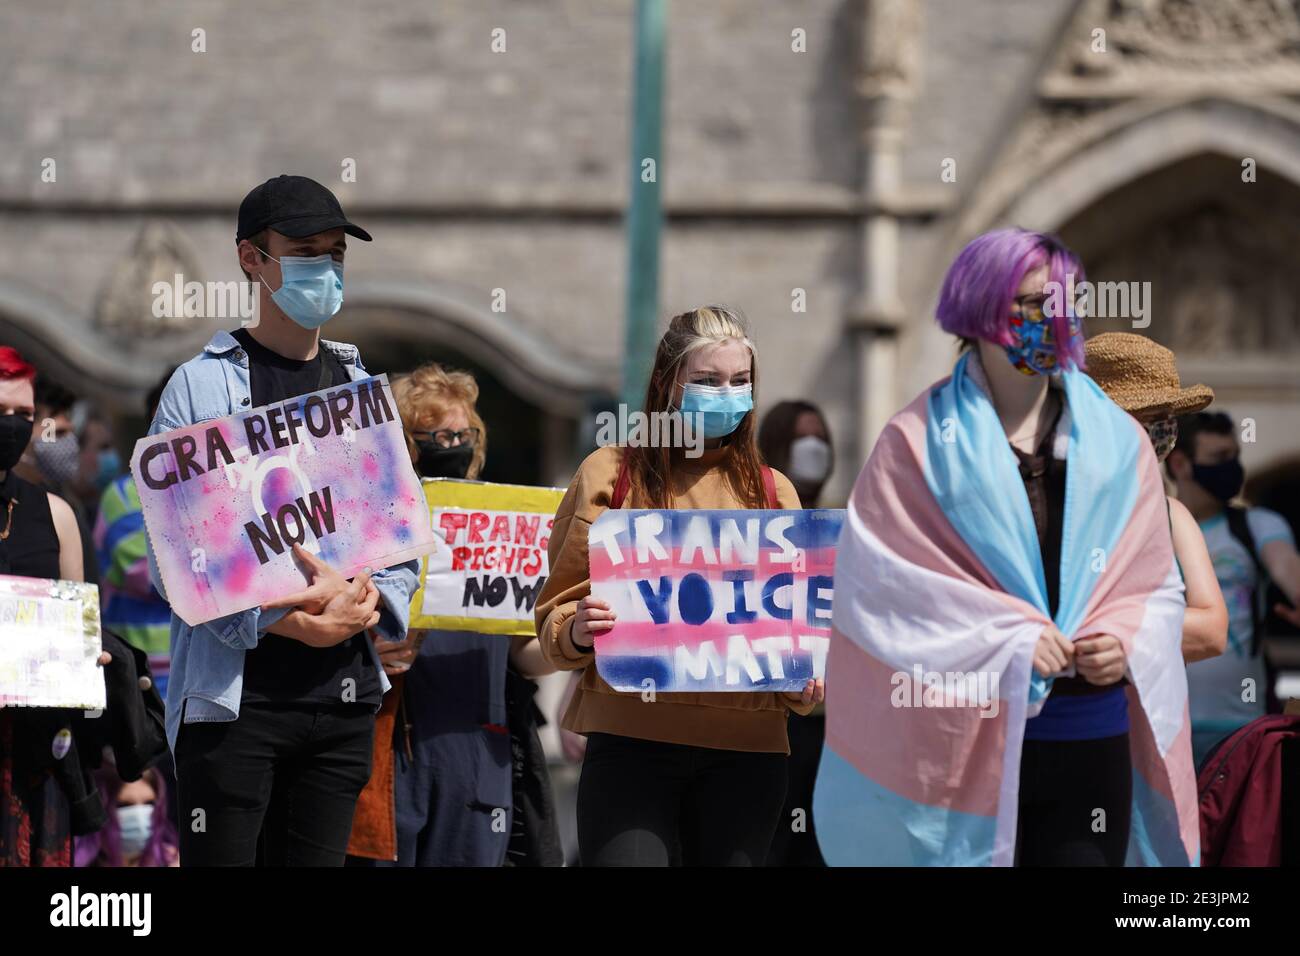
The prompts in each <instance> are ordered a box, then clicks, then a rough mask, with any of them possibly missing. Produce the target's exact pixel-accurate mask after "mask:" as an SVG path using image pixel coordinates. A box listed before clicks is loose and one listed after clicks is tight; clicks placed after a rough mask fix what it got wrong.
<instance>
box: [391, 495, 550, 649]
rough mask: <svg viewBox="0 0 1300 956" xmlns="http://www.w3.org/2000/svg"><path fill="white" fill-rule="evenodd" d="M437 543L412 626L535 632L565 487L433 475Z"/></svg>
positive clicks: (422, 573) (425, 570)
mask: <svg viewBox="0 0 1300 956" xmlns="http://www.w3.org/2000/svg"><path fill="white" fill-rule="evenodd" d="M424 494H425V498H426V500H427V501H428V503H429V514H430V518H431V522H432V526H433V532H434V536H435V539H436V542H437V547H436V548H435V549H434V550H433V551H431V552H429V556H428V557H427V558H426V559H425V560H424V562H423V565H424V566H423V567H422V568H421V571H420V589H419V590H418V591H416V592H415V596H414V598H412V600H411V627H424V628H435V629H438V630H449V631H458V630H459V631H476V632H478V633H480V634H532V633H534V632H535V630H536V627H535V625H534V623H533V605H534V604H536V603H537V595H538V594H539V593H540V592H541V590H542V585H543V584H545V583H546V576H547V574H548V573H549V571H550V565H549V564H548V562H547V559H546V546H547V544H548V543H549V541H550V537H551V525H552V523H553V522H554V520H555V509H556V508H558V507H559V506H560V500H561V499H562V498H563V497H564V489H563V488H532V487H529V486H527V485H497V484H491V483H488V482H483V481H463V480H459V479H454V478H430V479H426V480H425V483H424Z"/></svg>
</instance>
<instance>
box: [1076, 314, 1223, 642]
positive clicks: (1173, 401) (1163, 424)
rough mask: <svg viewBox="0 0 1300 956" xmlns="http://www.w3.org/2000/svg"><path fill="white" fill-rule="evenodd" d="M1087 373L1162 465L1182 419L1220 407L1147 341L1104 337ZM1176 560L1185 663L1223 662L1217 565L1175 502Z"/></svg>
mask: <svg viewBox="0 0 1300 956" xmlns="http://www.w3.org/2000/svg"><path fill="white" fill-rule="evenodd" d="M1084 353H1085V355H1086V357H1087V362H1088V374H1089V375H1091V376H1092V379H1093V381H1095V382H1096V383H1097V384H1098V385H1100V386H1101V388H1102V391H1104V392H1105V393H1106V394H1107V396H1109V397H1110V399H1111V401H1113V402H1114V403H1115V404H1116V405H1118V406H1119V407H1120V408H1122V409H1124V411H1126V412H1128V413H1129V414H1130V415H1132V416H1133V417H1134V418H1136V419H1137V420H1138V421H1139V422H1141V423H1142V425H1143V427H1145V428H1146V430H1147V434H1148V435H1149V436H1150V437H1151V445H1152V447H1154V448H1155V452H1156V458H1157V459H1158V460H1159V461H1161V462H1163V461H1165V460H1166V459H1167V458H1168V457H1169V453H1170V452H1172V451H1173V450H1174V444H1175V443H1176V442H1177V440H1178V418H1177V416H1179V415H1184V414H1190V413H1192V412H1197V411H1200V410H1201V409H1202V408H1204V407H1205V406H1206V405H1208V404H1210V402H1212V401H1214V392H1212V391H1211V390H1210V389H1209V387H1208V386H1205V385H1192V386H1189V387H1186V388H1184V387H1183V385H1182V382H1181V380H1180V379H1179V377H1178V367H1177V365H1176V364H1175V362H1174V353H1173V352H1171V351H1169V349H1167V348H1165V347H1164V346H1162V345H1158V344H1156V343H1155V342H1153V341H1151V340H1150V339H1148V338H1146V337H1145V336H1141V335H1133V334H1132V333H1129V332H1103V333H1102V334H1100V335H1096V336H1093V337H1092V338H1091V339H1089V340H1088V342H1087V344H1086V345H1085V347H1084ZM1168 503H1169V522H1170V527H1171V528H1172V529H1173V534H1174V556H1175V557H1176V558H1177V559H1178V567H1179V569H1180V570H1181V571H1182V573H1183V582H1184V584H1185V585H1186V587H1187V592H1186V598H1187V612H1186V613H1185V614H1184V615H1183V660H1185V661H1186V662H1187V663H1189V664H1190V663H1192V662H1193V661H1203V660H1206V659H1208V658H1211V657H1218V656H1219V655H1220V654H1222V653H1223V650H1224V647H1225V646H1226V645H1227V640H1228V609H1227V607H1226V606H1225V605H1224V602H1223V593H1222V592H1221V591H1220V590H1219V582H1218V579H1217V578H1215V576H1214V564H1213V562H1212V561H1211V560H1210V552H1209V550H1208V549H1207V548H1206V544H1205V536H1204V535H1202V534H1201V529H1200V528H1199V527H1197V524H1196V519H1195V518H1194V517H1192V513H1191V512H1190V511H1188V510H1187V507H1186V505H1184V504H1183V503H1182V502H1181V501H1179V500H1178V499H1177V498H1173V497H1170V498H1168Z"/></svg>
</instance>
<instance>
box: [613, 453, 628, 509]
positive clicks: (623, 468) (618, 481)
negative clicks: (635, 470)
mask: <svg viewBox="0 0 1300 956" xmlns="http://www.w3.org/2000/svg"><path fill="white" fill-rule="evenodd" d="M630 483H631V478H629V476H628V473H627V460H626V459H624V460H623V461H621V462H619V466H618V477H617V478H615V479H614V491H613V492H612V493H611V494H610V496H609V506H610V507H611V508H621V507H623V500H624V499H625V498H626V497H627V488H628V485H629V484H630Z"/></svg>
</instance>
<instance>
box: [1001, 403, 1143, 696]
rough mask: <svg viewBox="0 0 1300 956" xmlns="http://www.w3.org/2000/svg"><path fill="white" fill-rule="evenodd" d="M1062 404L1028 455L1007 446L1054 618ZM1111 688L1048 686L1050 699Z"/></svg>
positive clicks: (1078, 680) (1068, 681)
mask: <svg viewBox="0 0 1300 956" xmlns="http://www.w3.org/2000/svg"><path fill="white" fill-rule="evenodd" d="M1064 401H1065V400H1064V398H1062V399H1061V402H1062V404H1061V405H1060V406H1059V407H1058V408H1057V410H1056V416H1055V417H1054V418H1053V419H1052V427H1051V428H1049V429H1048V430H1047V434H1046V435H1045V436H1044V438H1043V440H1042V441H1041V442H1039V444H1038V448H1037V449H1036V450H1035V451H1034V453H1033V454H1032V455H1031V454H1029V453H1027V452H1023V451H1021V450H1020V449H1019V448H1016V447H1015V446H1014V445H1012V446H1011V450H1012V451H1014V452H1015V453H1016V458H1017V459H1019V462H1020V477H1021V479H1022V480H1023V481H1024V483H1025V494H1027V495H1028V496H1029V510H1030V511H1032V512H1033V513H1034V530H1035V531H1037V532H1038V548H1039V550H1040V551H1041V552H1042V555H1043V576H1044V577H1046V579H1047V606H1048V608H1049V609H1050V610H1051V615H1052V617H1056V611H1057V608H1058V606H1059V605H1060V601H1061V531H1062V528H1063V527H1064V524H1065V459H1063V458H1056V457H1054V456H1053V455H1052V445H1053V444H1054V443H1055V441H1056V426H1057V423H1059V422H1060V420H1061V412H1062V411H1064V409H1065V405H1064ZM1121 683H1127V681H1122V682H1121ZM1115 686H1117V685H1114V684H1112V685H1108V686H1098V685H1096V684H1091V683H1089V682H1088V681H1087V680H1085V679H1084V678H1082V677H1058V678H1056V680H1055V682H1054V683H1053V685H1052V696H1054V697H1061V696H1066V695H1073V694H1100V693H1102V692H1104V691H1108V690H1113V689H1114V688H1115Z"/></svg>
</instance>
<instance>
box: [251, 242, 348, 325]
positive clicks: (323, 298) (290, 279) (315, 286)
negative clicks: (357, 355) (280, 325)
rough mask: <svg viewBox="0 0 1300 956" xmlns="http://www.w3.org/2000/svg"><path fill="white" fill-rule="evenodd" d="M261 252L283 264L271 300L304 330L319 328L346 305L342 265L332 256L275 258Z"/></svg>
mask: <svg viewBox="0 0 1300 956" xmlns="http://www.w3.org/2000/svg"><path fill="white" fill-rule="evenodd" d="M258 251H259V252H261V253H262V254H263V255H265V256H266V257H267V258H269V259H274V260H275V261H276V262H278V263H280V278H281V280H282V281H281V283H280V288H278V289H276V290H275V291H274V292H272V293H271V301H272V302H274V303H275V304H276V305H278V306H279V307H280V311H281V312H283V313H284V314H285V315H287V316H288V317H289V318H291V319H293V320H294V321H295V322H297V323H298V324H299V325H301V326H302V327H303V328H305V329H319V328H320V327H321V326H322V325H324V324H325V323H326V322H328V321H329V320H330V319H331V318H333V317H334V315H335V314H337V313H338V310H339V309H340V308H341V307H342V306H343V263H341V262H335V261H334V257H333V256H331V255H329V254H326V255H323V256H282V257H281V258H279V259H276V258H275V256H273V255H271V254H270V253H269V252H266V251H265V250H262V249H259V250H258ZM267 288H270V286H267Z"/></svg>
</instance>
